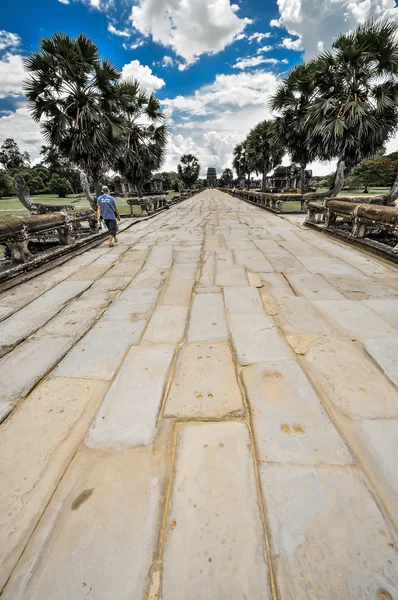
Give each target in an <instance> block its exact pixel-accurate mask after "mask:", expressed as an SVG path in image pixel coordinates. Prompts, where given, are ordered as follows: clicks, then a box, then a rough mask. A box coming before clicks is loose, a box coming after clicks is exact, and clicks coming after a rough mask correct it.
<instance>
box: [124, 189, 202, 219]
mask: <svg viewBox="0 0 398 600" xmlns="http://www.w3.org/2000/svg"><path fill="white" fill-rule="evenodd" d="M196 193H197V190H184V191H183V192H181V194H180V195H177V196H173V197H172V198H170V199H168V198H166V196H165V195H164V194H163V195H161V196H143V197H142V198H138V197H132V198H125V200H126V202H127V204H128V205H129V207H130V216H132V215H133V207H134V206H139V207H140V208H141V211H142V214H143V216H146V215H153V214H154V213H157V212H159V211H161V210H166V209H168V208H169V207H170V206H172V205H174V204H178V203H179V202H182V201H183V200H186V199H187V198H190V197H191V196H192V195H194V194H196Z"/></svg>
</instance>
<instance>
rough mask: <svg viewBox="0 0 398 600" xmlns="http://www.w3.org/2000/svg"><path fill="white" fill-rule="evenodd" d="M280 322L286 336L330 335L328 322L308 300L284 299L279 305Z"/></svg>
mask: <svg viewBox="0 0 398 600" xmlns="http://www.w3.org/2000/svg"><path fill="white" fill-rule="evenodd" d="M278 317H279V318H278V322H279V324H280V326H281V327H282V329H283V331H284V332H285V334H286V335H299V334H304V335H314V334H319V335H328V334H330V333H331V332H332V330H331V328H330V325H328V323H327V321H326V320H324V319H322V317H321V316H320V315H319V314H318V313H317V312H316V310H315V309H314V307H313V306H312V304H311V303H310V302H309V301H308V300H307V299H306V298H283V300H281V301H280V302H279V303H278Z"/></svg>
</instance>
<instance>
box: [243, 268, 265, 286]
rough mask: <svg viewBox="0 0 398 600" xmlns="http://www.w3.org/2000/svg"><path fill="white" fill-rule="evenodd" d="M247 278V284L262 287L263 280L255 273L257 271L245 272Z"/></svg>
mask: <svg viewBox="0 0 398 600" xmlns="http://www.w3.org/2000/svg"><path fill="white" fill-rule="evenodd" d="M247 279H248V281H249V285H251V286H252V287H255V288H262V287H263V285H264V284H263V280H262V279H261V277H260V276H259V275H258V274H257V273H250V272H248V273H247Z"/></svg>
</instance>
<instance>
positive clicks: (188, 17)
mask: <svg viewBox="0 0 398 600" xmlns="http://www.w3.org/2000/svg"><path fill="white" fill-rule="evenodd" d="M21 15H23V18H21ZM383 16H389V17H390V18H393V19H398V8H397V6H396V3H395V0H337V1H336V0H41V2H40V3H32V2H31V0H29V1H28V0H18V2H17V3H16V2H11V1H9V2H7V3H4V5H3V6H2V14H1V22H0V30H1V31H0V143H1V142H2V141H3V140H4V139H5V138H6V137H14V138H15V139H16V140H17V142H18V143H19V144H20V146H21V148H22V149H23V150H27V151H28V152H30V154H31V156H32V159H33V161H37V160H39V151H40V146H41V143H42V139H41V135H40V129H39V127H38V125H37V124H35V123H33V122H32V121H31V119H30V117H29V114H28V111H27V108H26V104H25V102H24V97H23V94H22V80H23V77H24V73H23V69H22V57H23V56H24V55H26V54H27V53H29V52H32V51H34V50H36V49H37V47H38V44H39V41H40V39H41V38H42V37H44V36H50V35H51V34H52V33H54V32H55V31H64V32H67V33H68V34H70V35H72V36H76V35H78V34H79V33H80V32H83V33H86V34H87V35H88V36H89V37H90V38H91V39H93V40H94V41H95V42H96V43H97V44H98V46H99V48H100V52H101V54H102V55H103V56H106V57H109V58H111V59H112V60H113V61H114V62H116V63H117V64H118V65H119V67H120V68H121V69H122V72H123V76H124V77H135V78H137V79H139V80H140V81H141V82H142V84H143V85H145V86H146V87H147V88H148V89H150V90H153V91H154V92H155V93H156V94H157V95H158V96H159V98H161V99H162V101H163V103H164V110H165V113H166V115H167V122H168V125H169V129H170V142H169V151H168V159H167V163H166V166H165V168H167V169H175V167H176V164H177V163H178V159H179V156H180V155H181V154H183V153H185V152H192V153H194V154H196V155H197V156H198V157H199V160H200V162H201V165H202V173H204V172H205V171H206V169H207V167H208V166H215V167H216V168H217V170H218V171H221V170H222V169H223V168H225V167H226V166H230V162H231V156H232V151H233V147H234V146H235V145H236V143H238V142H239V141H241V140H242V139H243V138H244V137H245V135H246V134H247V133H248V131H249V130H250V129H251V127H253V126H254V125H255V124H256V123H257V122H259V121H260V120H262V119H265V118H268V117H269V116H270V113H269V109H268V101H269V97H270V95H271V94H272V92H273V90H274V89H275V87H276V85H277V84H278V81H279V80H280V78H281V77H282V76H283V74H284V73H285V72H286V71H287V70H288V69H289V68H291V67H292V66H294V65H295V64H297V63H298V62H300V61H301V60H302V59H303V58H306V57H311V56H313V55H314V54H315V53H316V52H317V51H319V50H321V49H323V48H327V47H330V45H331V43H332V41H333V39H334V38H335V36H336V35H338V33H339V32H340V31H348V30H350V29H352V28H353V27H355V26H356V25H357V24H358V23H361V22H364V21H365V20H366V19H368V18H381V17H383ZM394 144H395V141H394ZM396 146H397V144H395V146H394V148H393V149H396ZM328 170H330V166H328V165H315V171H316V172H317V173H322V172H327V171H328Z"/></svg>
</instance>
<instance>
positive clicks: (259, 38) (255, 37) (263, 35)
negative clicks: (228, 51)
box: [247, 32, 271, 43]
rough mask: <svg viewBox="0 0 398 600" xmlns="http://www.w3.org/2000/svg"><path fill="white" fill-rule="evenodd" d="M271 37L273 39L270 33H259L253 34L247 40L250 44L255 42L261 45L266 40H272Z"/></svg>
mask: <svg viewBox="0 0 398 600" xmlns="http://www.w3.org/2000/svg"><path fill="white" fill-rule="evenodd" d="M270 37H271V34H270V33H269V32H268V33H258V32H257V33H253V34H252V35H250V36H249V37H248V38H247V39H248V41H249V42H250V43H251V42H254V41H256V42H258V43H260V42H261V41H262V40H264V39H266V38H270Z"/></svg>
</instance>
